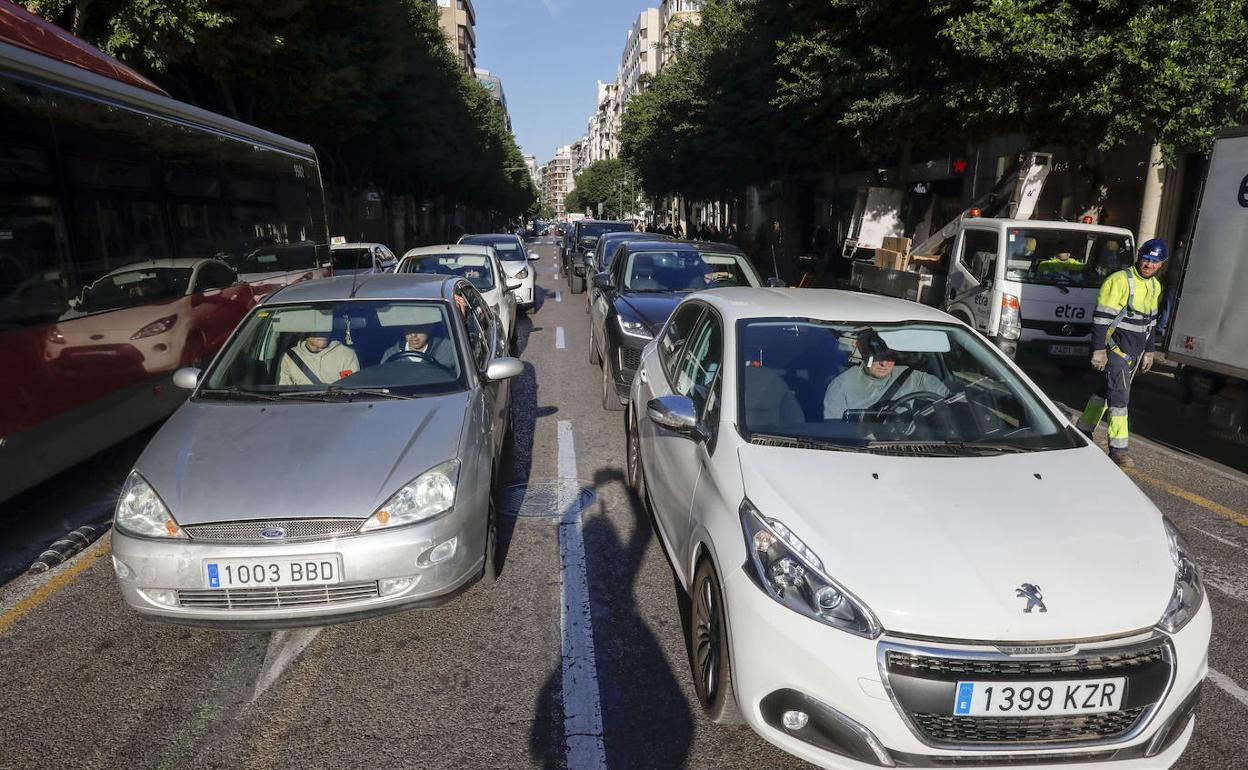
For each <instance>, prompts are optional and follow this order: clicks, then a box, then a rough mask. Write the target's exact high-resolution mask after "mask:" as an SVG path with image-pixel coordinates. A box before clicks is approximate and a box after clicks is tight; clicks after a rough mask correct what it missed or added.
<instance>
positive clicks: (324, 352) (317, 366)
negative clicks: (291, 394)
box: [277, 332, 360, 385]
mask: <svg viewBox="0 0 1248 770" xmlns="http://www.w3.org/2000/svg"><path fill="white" fill-rule="evenodd" d="M359 369H360V359H359V357H358V356H356V355H355V351H354V350H352V349H351V348H349V347H347V346H346V345H343V344H342V343H340V342H338V341H337V340H334V339H330V337H329V335H328V334H326V333H325V332H310V333H308V334H305V335H304V336H303V340H302V341H301V342H298V343H296V344H295V346H294V347H293V348H291V349H290V350H287V351H286V354H285V355H283V356H282V366H281V369H280V370H279V371H278V376H277V384H278V385H328V384H329V383H331V382H337V381H338V380H341V379H342V378H343V377H347V376H350V375H351V374H354V373H355V372H357V371H359Z"/></svg>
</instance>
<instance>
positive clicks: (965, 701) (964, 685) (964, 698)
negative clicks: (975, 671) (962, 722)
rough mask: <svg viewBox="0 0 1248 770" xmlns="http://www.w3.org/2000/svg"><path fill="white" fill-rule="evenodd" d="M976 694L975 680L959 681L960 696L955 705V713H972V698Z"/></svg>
mask: <svg viewBox="0 0 1248 770" xmlns="http://www.w3.org/2000/svg"><path fill="white" fill-rule="evenodd" d="M974 694H975V683H974V682H958V698H957V703H955V704H954V706H953V713H954V714H955V715H956V714H969V713H971V698H972V696H973V695H974Z"/></svg>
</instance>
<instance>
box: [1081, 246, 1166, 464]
mask: <svg viewBox="0 0 1248 770" xmlns="http://www.w3.org/2000/svg"><path fill="white" fill-rule="evenodd" d="M1169 256H1170V251H1169V249H1168V248H1166V243H1165V241H1163V240H1161V239H1160V238H1153V239H1152V240H1149V241H1145V242H1144V245H1143V246H1140V250H1139V253H1138V254H1137V255H1136V261H1135V264H1134V265H1132V266H1131V267H1127V268H1124V269H1122V270H1120V271H1118V272H1116V273H1114V274H1113V275H1111V276H1109V277H1108V278H1106V279H1105V282H1104V283H1103V284H1101V291H1100V294H1098V295H1097V298H1096V312H1095V313H1094V314H1093V316H1092V324H1093V326H1092V367H1093V368H1094V369H1096V370H1097V371H1099V372H1104V373H1105V381H1104V383H1102V385H1101V387H1100V389H1098V390H1097V391H1096V393H1094V394H1093V395H1092V396H1091V397H1090V398H1089V399H1088V404H1087V406H1086V407H1085V408H1084V410H1083V414H1082V415H1081V416H1080V417H1079V423H1078V426H1077V427H1078V428H1079V430H1080V431H1082V432H1083V434H1084V435H1085V436H1087V437H1088V438H1089V439H1090V438H1091V437H1092V432H1093V431H1095V430H1096V426H1097V425H1098V424H1100V422H1101V418H1102V417H1103V416H1104V415H1105V411H1106V407H1107V406H1108V409H1109V458H1110V459H1111V460H1113V461H1114V462H1115V463H1117V464H1118V465H1120V466H1122V467H1124V468H1132V467H1135V463H1134V461H1132V459H1131V455H1130V454H1128V452H1127V438H1128V434H1129V431H1128V428H1127V405H1128V403H1129V402H1130V400H1131V381H1132V379H1133V378H1134V377H1135V373H1136V372H1137V371H1138V372H1147V371H1148V370H1149V369H1152V368H1153V355H1154V354H1153V350H1154V347H1155V345H1156V327H1157V311H1158V305H1159V304H1160V302H1161V281H1159V280H1158V279H1157V273H1158V271H1160V270H1161V267H1162V265H1163V264H1165V262H1166V260H1167V259H1168V258H1169Z"/></svg>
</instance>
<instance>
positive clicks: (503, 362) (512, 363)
mask: <svg viewBox="0 0 1248 770" xmlns="http://www.w3.org/2000/svg"><path fill="white" fill-rule="evenodd" d="M523 372H524V364H523V363H521V362H520V359H518V358H511V357H510V356H500V357H499V358H495V359H494V360H493V361H490V363H489V364H487V365H486V367H485V379H487V380H489V381H490V382H498V381H499V380H509V379H511V378H512V377H517V376H519V375H520V374H522V373H523Z"/></svg>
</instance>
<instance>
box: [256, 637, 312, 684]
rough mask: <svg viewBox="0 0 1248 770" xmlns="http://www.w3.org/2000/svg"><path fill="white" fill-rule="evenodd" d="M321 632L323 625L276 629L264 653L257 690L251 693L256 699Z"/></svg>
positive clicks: (257, 680)
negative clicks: (286, 629)
mask: <svg viewBox="0 0 1248 770" xmlns="http://www.w3.org/2000/svg"><path fill="white" fill-rule="evenodd" d="M319 633H321V626H313V627H312V628H296V629H293V630H290V631H285V630H283V631H274V632H273V636H272V637H270V638H269V649H268V650H266V651H265V653H264V663H262V664H261V665H260V676H259V678H258V679H256V690H255V692H253V693H252V694H251V699H252V700H253V701H254V700H256V699H257V698H259V697H260V696H261V695H263V694H264V691H265V690H267V689H269V688H270V687H271V686H273V683H274V682H276V681H277V680H278V677H280V676H281V675H282V672H283V671H285V670H286V669H287V667H289V666H290V664H291V663H293V662H294V660H295V658H297V657H299V653H301V652H303V650H304V648H305V647H307V646H308V645H309V644H311V643H312V640H313V639H315V638H316V635H317V634H319Z"/></svg>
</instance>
